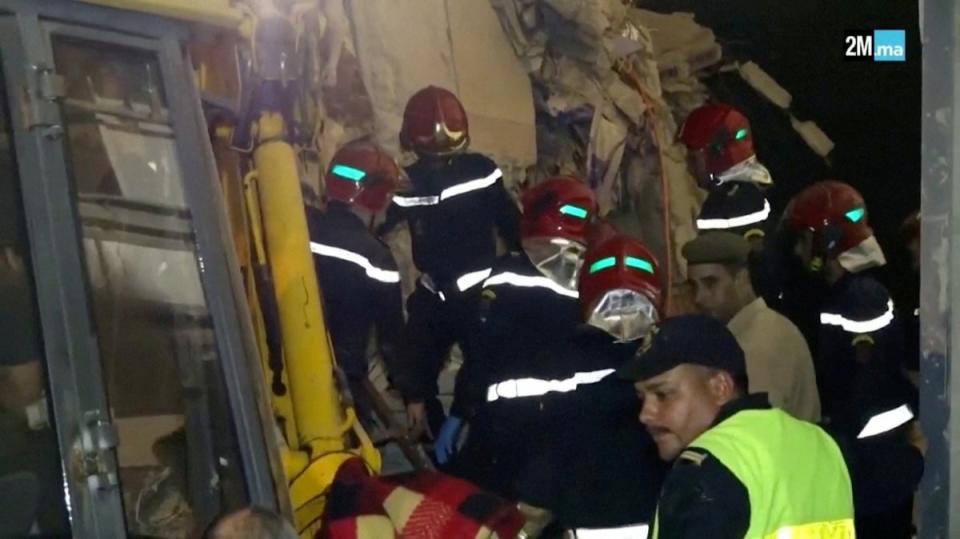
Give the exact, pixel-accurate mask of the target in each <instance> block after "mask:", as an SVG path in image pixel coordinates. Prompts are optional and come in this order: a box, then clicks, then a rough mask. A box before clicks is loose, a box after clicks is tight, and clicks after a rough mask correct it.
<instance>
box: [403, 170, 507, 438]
mask: <svg viewBox="0 0 960 539" xmlns="http://www.w3.org/2000/svg"><path fill="white" fill-rule="evenodd" d="M406 171H407V174H408V175H409V177H410V179H411V180H412V182H413V189H412V190H411V191H409V192H406V193H403V194H401V195H397V196H395V197H394V199H393V202H394V203H393V205H392V206H391V215H390V217H389V218H388V225H387V226H390V225H391V224H392V223H395V222H397V221H399V220H400V219H406V221H407V223H408V224H409V227H410V236H411V240H412V247H413V259H414V263H415V264H416V266H417V269H418V270H420V272H421V273H422V274H423V276H422V277H421V279H420V281H419V282H418V283H417V287H416V290H414V292H413V294H412V295H411V296H410V297H409V298H408V299H407V316H408V320H407V326H406V330H405V332H404V348H403V350H402V353H401V358H402V359H401V360H402V363H403V369H404V370H406V371H409V372H410V373H412V374H411V379H412V380H414V381H415V383H413V385H412V386H411V388H410V389H411V393H410V394H408V395H407V398H408V399H410V400H414V401H426V402H427V405H428V413H429V421H430V426H431V428H432V429H433V432H434V433H436V432H438V430H439V427H440V423H442V420H443V411H442V409H439V403H438V402H437V401H436V398H435V397H436V394H437V375H438V374H439V372H440V370H441V369H442V367H443V363H444V360H445V359H446V357H447V354H448V353H449V352H450V348H451V347H452V346H453V345H454V344H455V343H459V344H460V346H461V349H464V348H466V347H467V345H466V341H467V337H468V333H469V327H470V325H471V324H472V323H473V322H474V320H475V319H476V315H477V303H478V300H479V297H480V283H482V282H483V280H484V279H485V278H486V277H487V276H489V272H490V268H491V266H493V263H494V261H495V260H496V252H497V240H496V232H497V231H499V233H500V235H501V236H502V237H503V239H504V240H505V241H506V242H507V245H508V247H510V248H516V247H517V245H518V243H519V242H518V239H517V238H518V236H517V234H518V231H517V228H518V220H519V211H518V209H517V206H516V204H515V203H514V202H513V200H512V199H511V197H510V195H509V193H507V191H506V189H505V188H504V185H503V179H502V174H501V172H500V169H498V168H497V166H496V164H495V163H494V162H493V161H491V160H490V159H488V158H486V157H484V156H482V155H480V154H458V155H454V156H451V157H449V158H445V159H444V160H443V161H439V160H437V159H432V158H431V159H420V160H419V161H417V162H416V163H414V164H413V165H411V166H410V167H408V168H407V169H406ZM463 351H464V354H465V355H466V354H468V353H469V352H468V351H467V350H463Z"/></svg>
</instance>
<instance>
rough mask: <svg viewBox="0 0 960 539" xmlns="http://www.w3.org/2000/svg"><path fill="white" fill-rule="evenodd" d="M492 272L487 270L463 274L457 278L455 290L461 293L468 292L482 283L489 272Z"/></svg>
mask: <svg viewBox="0 0 960 539" xmlns="http://www.w3.org/2000/svg"><path fill="white" fill-rule="evenodd" d="M492 271H493V268H487V269H483V270H480V271H471V272H470V273H464V274H463V275H461V276H460V277H458V278H457V288H459V289H460V291H461V292H463V291H464V290H469V289H471V288H473V287H474V286H477V285H478V284H480V283H482V282H483V281H484V279H486V278H487V277H489V276H490V272H492Z"/></svg>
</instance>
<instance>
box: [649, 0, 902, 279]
mask: <svg viewBox="0 0 960 539" xmlns="http://www.w3.org/2000/svg"><path fill="white" fill-rule="evenodd" d="M636 4H637V5H638V6H639V7H642V8H645V9H651V10H654V11H660V12H672V11H688V12H693V13H695V14H696V20H697V22H699V23H700V24H703V25H705V26H708V27H710V28H711V29H712V30H713V31H714V33H716V35H717V39H718V40H719V41H720V43H721V44H722V45H723V47H724V55H725V57H727V58H732V59H739V60H742V61H747V60H753V61H754V62H756V63H757V64H759V65H760V67H762V68H763V69H765V70H766V71H767V72H768V73H770V75H771V76H772V77H773V78H774V79H775V80H777V81H778V82H779V83H780V85H781V86H783V87H784V88H786V89H787V91H789V92H790V93H791V95H792V96H793V103H792V105H791V111H792V113H793V114H794V115H795V116H796V117H797V118H798V119H800V120H813V121H815V122H816V123H817V124H818V125H819V126H820V128H821V129H823V131H824V132H826V134H827V135H828V136H829V137H830V138H831V139H832V140H833V142H834V143H835V144H836V147H835V148H834V150H833V152H832V153H831V155H830V163H829V164H827V163H825V162H824V161H823V160H822V159H820V158H819V156H816V155H815V154H814V153H813V152H812V151H810V150H809V149H808V148H807V147H806V145H805V144H804V143H803V142H802V141H801V140H800V139H799V137H798V136H796V135H794V132H793V130H792V129H791V127H790V124H789V120H788V119H787V117H786V116H785V115H784V114H783V112H782V111H780V109H778V108H776V107H775V106H773V105H771V104H769V103H768V102H766V101H765V100H764V99H763V98H762V97H760V96H759V94H756V93H755V92H754V91H753V90H752V89H749V88H748V87H746V85H745V84H744V83H743V82H742V81H741V80H740V79H739V76H737V75H736V74H733V75H722V76H718V77H714V78H713V79H711V80H708V81H705V82H707V84H708V85H709V86H710V87H711V89H712V90H713V91H714V93H715V94H716V95H717V96H719V97H720V98H721V99H723V100H726V101H728V102H730V103H731V104H733V105H735V106H738V107H742V108H743V109H744V111H745V112H746V113H747V115H748V116H749V117H750V119H751V121H752V123H753V124H754V132H755V134H756V143H757V153H758V156H759V158H760V160H761V161H762V162H763V163H765V164H767V166H768V167H769V168H770V170H771V172H772V174H773V178H774V181H775V182H776V186H775V187H774V191H773V192H772V193H771V194H770V199H771V203H772V204H773V206H774V210H775V211H776V212H778V213H779V212H780V211H782V209H783V207H784V205H785V204H786V202H787V201H788V200H789V198H790V196H792V195H793V194H794V193H796V192H797V191H798V190H800V189H801V188H802V187H803V186H805V185H807V184H809V183H810V182H812V181H816V180H819V179H823V178H836V179H840V180H844V181H847V182H849V183H851V184H852V185H854V186H855V187H856V188H857V189H859V190H860V192H861V193H863V195H864V197H865V198H866V201H867V207H868V209H869V212H870V223H871V225H872V226H873V228H874V230H875V231H876V234H877V237H878V239H879V240H880V243H881V244H882V245H883V247H884V251H885V252H886V253H887V258H888V259H889V261H890V264H889V265H888V267H887V268H886V269H885V270H884V272H883V274H882V275H881V276H882V277H883V278H884V280H885V281H886V283H887V285H888V286H890V288H891V291H892V292H893V293H894V294H895V296H899V297H903V295H904V294H908V295H910V294H913V293H915V292H914V290H912V288H913V287H912V286H911V285H910V284H909V283H910V282H911V281H912V279H904V278H903V276H904V275H906V274H907V273H906V272H908V271H909V269H908V268H909V266H908V265H907V261H906V253H905V250H904V249H903V247H902V242H901V238H900V235H899V231H898V229H899V226H900V222H901V221H902V220H903V219H904V218H905V217H906V216H907V215H908V214H909V213H910V212H912V211H913V210H915V209H917V208H919V206H920V170H921V169H920V114H921V108H920V107H921V101H920V99H921V97H920V96H921V94H920V83H921V56H920V31H919V12H918V3H917V1H916V0H856V1H854V0H797V1H795V2H784V1H782V0H724V1H716V0H638V1H637V2H636ZM855 29H859V30H873V29H904V30H906V36H907V46H906V54H907V61H906V62H902V63H874V62H872V61H871V62H850V61H847V60H845V59H844V58H843V48H844V47H843V45H844V44H843V34H844V31H845V30H855Z"/></svg>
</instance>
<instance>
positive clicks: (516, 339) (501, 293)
mask: <svg viewBox="0 0 960 539" xmlns="http://www.w3.org/2000/svg"><path fill="white" fill-rule="evenodd" d="M577 298H578V294H577V293H576V291H573V290H568V289H566V288H563V287H562V286H560V285H559V284H557V283H556V282H554V281H553V280H551V279H550V278H548V277H546V276H544V275H543V274H542V273H540V272H539V271H538V270H537V269H536V268H535V267H534V266H533V264H531V263H530V261H529V259H527V257H526V256H525V255H520V254H510V255H507V256H505V257H503V258H501V259H500V260H499V261H498V262H497V264H496V265H495V267H494V269H493V272H492V273H491V276H490V278H488V279H487V280H486V281H485V282H484V285H483V299H482V301H481V307H480V313H479V318H478V320H479V322H478V324H477V326H476V329H475V331H474V334H473V338H472V343H473V346H471V347H470V351H471V353H470V354H469V355H467V357H466V361H465V363H464V365H463V370H462V371H461V372H460V375H459V377H458V380H457V394H456V399H455V402H454V407H453V410H452V413H453V415H457V416H459V417H467V418H469V420H470V435H469V437H468V439H467V443H466V444H465V446H464V448H463V450H462V451H461V453H460V455H458V456H457V459H456V461H455V469H456V472H457V473H459V474H461V475H464V476H465V477H467V478H468V479H471V480H473V481H475V482H477V483H478V484H480V485H481V486H484V487H485V488H488V489H490V490H492V491H494V492H498V493H500V494H502V495H505V496H514V495H515V485H514V483H515V481H516V479H517V473H518V472H519V471H520V470H521V468H522V467H523V461H524V459H525V458H526V455H527V454H528V447H527V445H528V444H530V443H532V442H534V440H531V439H529V438H528V437H527V436H525V432H524V431H523V429H524V428H525V426H526V425H529V424H531V423H532V422H535V421H536V418H537V417H538V413H539V411H538V406H537V403H536V402H535V401H533V400H530V399H522V398H521V399H512V398H510V395H511V391H512V390H513V389H519V391H520V392H521V393H522V392H524V391H526V386H524V382H523V379H526V378H535V379H549V378H550V376H551V373H552V372H553V370H552V369H551V366H550V365H549V364H547V363H545V362H544V360H543V358H541V357H539V356H538V353H539V352H540V351H542V350H544V349H545V348H547V347H549V346H551V345H554V344H556V343H557V342H562V341H564V340H565V339H567V338H569V336H571V335H572V334H573V332H574V331H575V329H576V327H577V325H578V323H579V321H580V306H579V302H578V299H577ZM498 387H499V388H500V389H501V391H499V393H498V392H497V389H496V388H498Z"/></svg>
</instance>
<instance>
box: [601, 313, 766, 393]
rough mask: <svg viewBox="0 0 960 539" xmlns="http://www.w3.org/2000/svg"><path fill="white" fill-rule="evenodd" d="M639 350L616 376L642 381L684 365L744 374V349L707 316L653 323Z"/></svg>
mask: <svg viewBox="0 0 960 539" xmlns="http://www.w3.org/2000/svg"><path fill="white" fill-rule="evenodd" d="M652 331H653V332H652V334H651V336H650V337H648V338H647V341H646V342H645V343H644V345H643V346H642V347H640V350H638V351H637V354H636V355H635V356H634V357H633V359H631V360H630V361H628V362H626V363H625V364H624V365H623V366H622V367H620V370H618V371H617V375H618V376H620V378H624V379H626V380H632V381H641V380H647V379H650V378H653V377H654V376H657V375H660V374H663V373H665V372H667V371H669V370H671V369H673V368H674V367H678V366H680V365H683V364H689V365H702V366H704V367H711V368H714V369H722V370H725V371H727V372H729V373H730V374H731V376H734V377H743V376H746V374H747V364H746V361H745V359H744V356H743V349H742V348H740V344H739V343H737V339H736V338H735V337H734V336H733V333H730V330H729V329H727V326H726V325H725V324H723V322H720V321H719V320H716V319H714V318H710V317H709V316H704V315H701V314H690V315H683V316H677V317H675V318H669V319H667V320H664V321H663V322H661V323H659V324H657V325H656V326H654V328H653V330H652Z"/></svg>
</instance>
